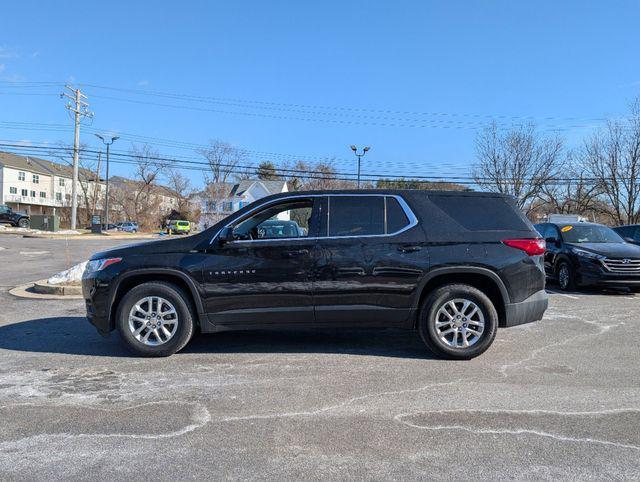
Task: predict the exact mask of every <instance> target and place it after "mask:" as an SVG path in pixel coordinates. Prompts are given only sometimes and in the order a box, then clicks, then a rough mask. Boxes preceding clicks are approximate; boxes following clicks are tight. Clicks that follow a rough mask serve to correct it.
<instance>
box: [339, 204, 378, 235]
mask: <svg viewBox="0 0 640 482" xmlns="http://www.w3.org/2000/svg"><path fill="white" fill-rule="evenodd" d="M372 234H384V197H383V196H330V197H329V236H366V235H372Z"/></svg>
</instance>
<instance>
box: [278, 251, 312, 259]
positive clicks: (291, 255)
mask: <svg viewBox="0 0 640 482" xmlns="http://www.w3.org/2000/svg"><path fill="white" fill-rule="evenodd" d="M308 254H309V250H308V249H294V250H293V251H285V252H284V253H282V256H284V257H285V258H295V257H297V256H306V255H308Z"/></svg>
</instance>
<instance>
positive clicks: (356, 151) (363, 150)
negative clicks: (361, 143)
mask: <svg viewBox="0 0 640 482" xmlns="http://www.w3.org/2000/svg"><path fill="white" fill-rule="evenodd" d="M369 149H371V148H370V147H369V146H367V147H365V148H363V149H362V152H361V153H360V154H358V148H357V147H356V146H351V150H352V151H353V153H354V154H355V155H356V157H357V158H358V189H360V161H361V160H362V158H363V157H364V155H365V154H366V153H367V151H368V150H369Z"/></svg>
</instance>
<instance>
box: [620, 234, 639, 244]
mask: <svg viewBox="0 0 640 482" xmlns="http://www.w3.org/2000/svg"><path fill="white" fill-rule="evenodd" d="M622 239H624V240H625V241H626V242H627V243H632V244H638V242H637V241H636V240H635V239H633V238H629V237H626V236H625V237H624V238H622Z"/></svg>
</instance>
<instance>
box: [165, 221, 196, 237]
mask: <svg viewBox="0 0 640 482" xmlns="http://www.w3.org/2000/svg"><path fill="white" fill-rule="evenodd" d="M190 232H191V223H190V222H189V221H175V220H172V221H169V224H167V234H189V233H190Z"/></svg>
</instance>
